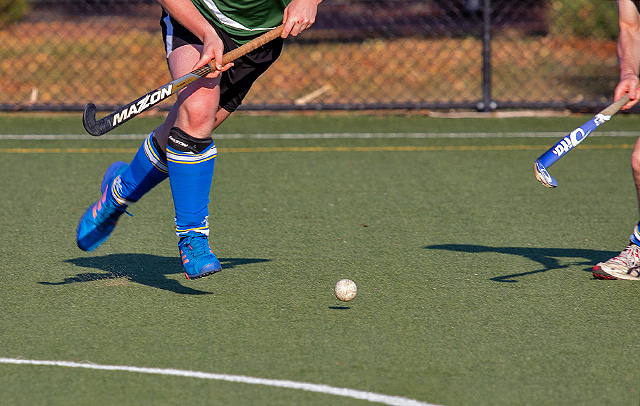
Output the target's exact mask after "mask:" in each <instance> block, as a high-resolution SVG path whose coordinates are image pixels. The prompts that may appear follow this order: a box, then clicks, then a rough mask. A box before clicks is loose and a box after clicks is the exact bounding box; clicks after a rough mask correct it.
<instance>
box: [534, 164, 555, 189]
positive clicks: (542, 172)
mask: <svg viewBox="0 0 640 406" xmlns="http://www.w3.org/2000/svg"><path fill="white" fill-rule="evenodd" d="M533 173H535V175H536V179H538V181H539V182H540V183H542V184H543V185H545V186H546V187H548V188H553V187H557V186H558V181H557V180H555V179H554V178H553V176H551V175H549V172H547V168H545V167H544V165H542V164H541V163H540V161H538V160H536V161H535V162H534V163H533Z"/></svg>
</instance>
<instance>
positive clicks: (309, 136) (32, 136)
mask: <svg viewBox="0 0 640 406" xmlns="http://www.w3.org/2000/svg"><path fill="white" fill-rule="evenodd" d="M147 135H148V134H115V135H111V134H107V135H103V136H101V137H92V136H90V135H87V134H5V135H1V134H0V140H76V139H85V140H89V139H92V138H97V139H101V140H126V139H143V138H145V137H146V136H147ZM566 135H568V133H566V132H557V131H556V132H526V131H524V132H473V133H472V132H447V133H428V132H425V133H415V132H413V133H371V132H369V133H309V134H304V133H303V134H293V133H291V134H222V133H220V134H218V133H215V134H214V139H217V140H225V139H227V140H229V139H264V140H266V139H336V138H338V139H339V138H345V139H347V138H434V139H438V138H442V139H447V138H469V139H472V138H562V137H564V136H566ZM637 136H640V131H599V132H594V133H593V134H591V137H637Z"/></svg>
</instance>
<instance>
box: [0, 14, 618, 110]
mask: <svg viewBox="0 0 640 406" xmlns="http://www.w3.org/2000/svg"><path fill="white" fill-rule="evenodd" d="M132 21H133V24H132ZM154 27H158V25H157V23H156V22H154V21H153V20H151V19H133V20H132V19H129V18H124V17H110V18H99V19H98V18H94V19H87V20H83V21H67V22H65V21H54V22H46V23H43V22H35V23H21V24H17V25H14V26H12V27H10V28H9V29H5V30H0V43H1V44H2V47H0V86H1V87H2V89H3V90H4V92H2V94H1V96H0V103H6V104H21V103H28V102H30V101H31V102H33V101H36V102H38V103H53V104H56V103H62V104H78V105H83V104H85V103H86V102H88V101H93V102H95V103H98V104H116V105H119V104H123V103H126V102H128V101H130V100H133V99H135V98H137V97H139V96H140V95H142V94H145V93H147V92H149V91H150V90H152V89H154V88H156V87H158V86H161V85H163V84H164V83H166V82H168V81H169V80H170V78H169V75H168V73H167V69H166V63H165V59H164V53H163V44H162V40H161V36H160V33H159V30H158V29H157V28H154ZM481 55H482V44H481V42H480V40H479V39H478V38H474V37H467V38H437V39H433V38H399V39H389V40H369V41H364V42H353V43H318V44H313V45H310V44H302V43H299V42H298V43H296V42H290V43H289V44H288V46H287V47H286V48H285V52H284V53H283V55H282V57H281V58H280V60H279V61H278V62H276V64H275V65H274V66H273V67H272V68H271V69H270V70H269V71H268V72H267V73H266V74H265V75H264V77H263V78H261V79H260V80H259V81H258V83H257V84H256V85H255V87H254V89H253V91H252V92H251V93H250V95H249V96H248V98H247V101H246V102H247V103H284V104H289V103H292V102H295V101H296V100H299V99H301V98H304V99H306V100H307V101H308V102H323V103H375V102H382V103H389V102H397V103H398V102H399V103H402V102H420V101H442V102H467V101H475V100H479V99H480V98H481V96H482V59H481ZM492 57H493V58H492V62H493V71H492V78H493V96H494V98H495V99H499V100H513V101H535V100H541V101H548V100H557V99H562V100H574V101H577V100H594V99H601V98H606V97H609V96H610V93H611V92H612V90H613V86H615V82H616V78H617V68H616V66H617V60H616V57H615V44H614V43H613V42H612V41H596V40H580V39H575V38H556V37H522V36H519V35H517V34H515V33H514V34H510V33H503V34H501V35H499V36H497V37H496V38H495V39H494V41H493V44H492Z"/></svg>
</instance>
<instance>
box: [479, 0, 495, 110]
mask: <svg viewBox="0 0 640 406" xmlns="http://www.w3.org/2000/svg"><path fill="white" fill-rule="evenodd" d="M482 15H483V17H484V18H483V23H482V101H480V102H478V106H477V110H478V111H484V112H489V111H492V110H495V109H496V108H497V107H498V106H497V105H496V102H495V101H493V100H491V0H484V5H483V10H482Z"/></svg>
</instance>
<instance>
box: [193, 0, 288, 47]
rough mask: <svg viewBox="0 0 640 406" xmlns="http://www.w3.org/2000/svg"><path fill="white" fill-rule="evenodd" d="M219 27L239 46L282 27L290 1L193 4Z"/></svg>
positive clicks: (229, 0)
mask: <svg viewBox="0 0 640 406" xmlns="http://www.w3.org/2000/svg"><path fill="white" fill-rule="evenodd" d="M191 1H192V2H193V4H194V5H195V6H196V8H197V9H198V10H199V11H200V13H202V15H203V16H205V17H206V18H207V19H208V20H209V21H211V22H212V23H213V24H215V25H216V26H218V27H220V28H221V29H223V30H224V31H225V32H226V33H228V34H229V35H231V36H232V37H233V38H234V39H236V41H238V42H240V43H244V42H247V41H249V40H251V39H253V38H255V37H257V36H258V35H260V34H263V33H264V32H265V31H268V30H270V29H271V28H275V27H277V26H279V25H280V24H282V16H283V14H284V8H285V7H286V6H287V5H288V4H289V3H290V2H291V0H191Z"/></svg>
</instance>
